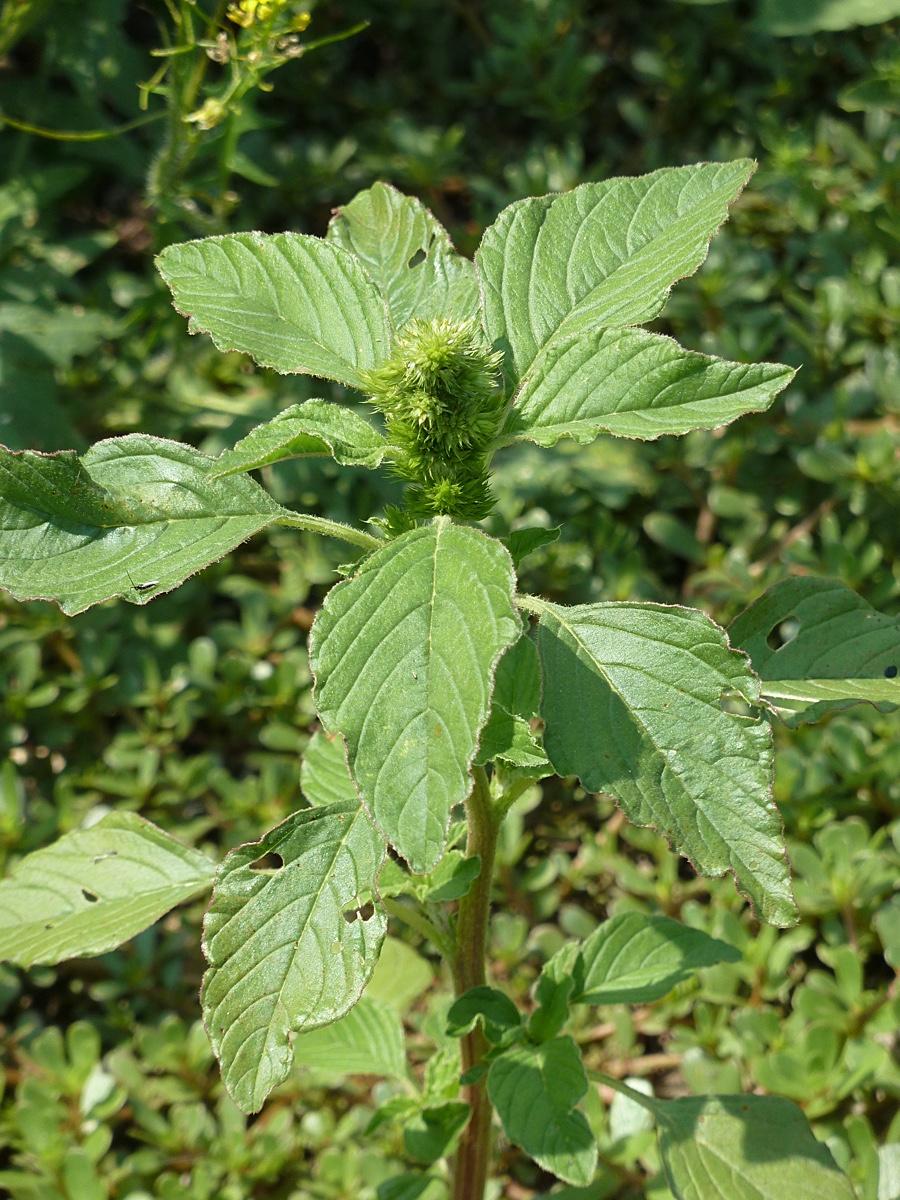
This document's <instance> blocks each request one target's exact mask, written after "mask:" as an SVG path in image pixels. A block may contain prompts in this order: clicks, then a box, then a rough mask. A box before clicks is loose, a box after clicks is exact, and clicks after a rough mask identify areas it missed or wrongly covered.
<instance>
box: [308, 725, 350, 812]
mask: <svg viewBox="0 0 900 1200" xmlns="http://www.w3.org/2000/svg"><path fill="white" fill-rule="evenodd" d="M300 791H301V792H302V793H303V795H304V796H305V797H306V799H307V800H308V801H309V803H310V804H313V805H316V806H319V807H321V806H324V805H326V804H336V803H337V802H338V801H339V800H349V801H353V802H355V803H359V797H358V796H357V794H356V784H355V783H354V782H353V779H352V777H351V775H350V772H349V771H348V770H347V751H346V749H345V748H344V739H343V738H342V737H340V735H334V736H332V735H331V734H327V733H323V732H322V730H321V729H319V730H317V731H316V732H315V733H314V734H313V735H312V737H311V738H310V739H309V744H308V745H307V747H306V749H305V750H304V752H303V761H302V762H301V763H300Z"/></svg>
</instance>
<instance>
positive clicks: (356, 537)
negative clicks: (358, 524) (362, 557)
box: [273, 510, 384, 550]
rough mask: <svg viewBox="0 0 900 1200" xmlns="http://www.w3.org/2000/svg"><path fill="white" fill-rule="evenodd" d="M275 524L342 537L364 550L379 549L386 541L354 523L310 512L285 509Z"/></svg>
mask: <svg viewBox="0 0 900 1200" xmlns="http://www.w3.org/2000/svg"><path fill="white" fill-rule="evenodd" d="M273 524H275V525H288V526H290V528H291V529H304V530H306V532H307V533H320V534H322V536H323V537H334V538H340V539H341V540H342V541H344V542H351V543H352V544H353V545H354V546H361V547H362V548H363V550H378V549H380V548H381V546H383V545H384V543H383V542H382V541H381V540H380V539H379V538H377V537H375V536H374V535H373V534H371V533H366V532H365V531H364V530H362V529H354V528H353V526H352V525H344V524H342V523H341V522H340V521H329V520H328V519H327V518H326V517H314V516H312V515H311V514H309V513H295V512H289V511H288V510H285V511H284V512H283V513H282V515H281V516H280V517H276V519H275V521H274V522H273Z"/></svg>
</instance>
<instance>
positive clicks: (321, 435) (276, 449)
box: [215, 400, 387, 478]
mask: <svg viewBox="0 0 900 1200" xmlns="http://www.w3.org/2000/svg"><path fill="white" fill-rule="evenodd" d="M386 449H387V443H386V442H385V440H384V438H383V437H382V436H381V434H380V433H379V432H378V430H377V429H374V428H373V427H372V426H371V425H370V424H369V422H368V421H365V420H363V418H362V417H361V416H359V414H358V413H355V412H353V410H352V409H349V408H345V407H344V406H343V405H341V404H330V403H329V402H328V401H327V400H307V401H305V402H304V403H303V404H292V405H291V406H290V408H286V409H285V410H284V411H283V412H280V413H279V414H278V416H277V417H274V418H273V419H272V420H271V421H267V422H266V423H265V425H257V427H256V428H255V429H251V431H250V432H249V433H248V434H247V436H246V437H245V438H241V440H240V441H239V442H238V443H237V444H236V445H235V446H234V447H233V448H232V449H231V450H223V451H222V453H221V454H220V455H219V460H218V464H217V466H216V471H215V475H216V478H218V477H219V476H221V475H233V474H235V473H236V472H238V471H253V470H255V469H256V468H257V467H266V466H268V465H269V464H270V463H276V462H283V461H284V460H285V459H287V458H301V457H304V456H306V455H326V454H330V455H331V457H332V458H333V459H334V460H335V462H339V463H340V464H341V466H345V467H377V466H378V465H379V463H380V462H381V460H382V459H383V458H384V452H385V450H386Z"/></svg>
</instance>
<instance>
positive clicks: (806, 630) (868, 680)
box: [728, 576, 900, 725]
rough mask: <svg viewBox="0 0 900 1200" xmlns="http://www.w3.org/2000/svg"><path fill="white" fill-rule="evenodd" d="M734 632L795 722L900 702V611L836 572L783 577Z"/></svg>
mask: <svg viewBox="0 0 900 1200" xmlns="http://www.w3.org/2000/svg"><path fill="white" fill-rule="evenodd" d="M782 630H783V631H784V632H785V633H786V634H789V635H790V640H788V641H784V640H783V638H782V637H781V632H782ZM728 632H729V636H730V637H731V640H732V642H733V643H734V645H736V646H739V647H740V649H742V650H744V651H746V653H747V654H749V655H750V660H751V662H752V663H753V669H754V670H755V671H756V673H757V674H758V675H759V676H760V678H761V679H762V694H763V697H764V699H766V700H768V701H769V703H770V704H771V705H772V707H773V708H775V709H777V710H778V712H779V715H780V716H781V717H782V718H783V719H784V721H785V722H786V723H787V724H789V725H798V724H800V723H801V722H803V721H817V720H819V718H820V717H823V716H824V715H825V714H826V713H827V712H832V711H834V710H836V709H840V708H848V707H849V706H850V705H851V704H857V703H859V702H860V701H866V700H867V701H869V702H870V703H872V704H874V705H875V706H876V708H879V709H880V710H881V711H882V712H885V711H889V710H890V709H893V708H895V707H897V705H900V618H898V617H894V616H886V615H885V614H884V613H880V612H878V611H877V610H876V609H874V608H873V607H872V606H871V604H869V603H868V602H867V601H865V600H863V598H862V596H858V595H857V594H856V592H854V591H853V590H852V589H851V588H848V587H847V586H846V584H843V583H840V582H839V581H838V580H836V579H814V578H810V577H808V576H804V577H802V578H796V579H783V580H782V581H781V582H780V583H776V584H775V586H774V587H771V588H769V590H768V591H767V592H766V593H765V595H763V596H760V598H759V599H758V600H757V601H756V602H755V603H754V604H751V606H750V607H749V608H748V609H747V610H746V612H743V613H741V615H740V616H739V617H738V618H737V619H736V620H735V621H734V622H733V623H732V625H731V627H730V629H729V631H728Z"/></svg>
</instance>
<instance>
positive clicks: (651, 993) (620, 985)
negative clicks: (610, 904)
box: [572, 913, 741, 1004]
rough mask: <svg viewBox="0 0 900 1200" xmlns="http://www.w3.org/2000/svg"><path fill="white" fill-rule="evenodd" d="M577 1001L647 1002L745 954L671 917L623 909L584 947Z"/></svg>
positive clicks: (574, 999) (735, 960)
mask: <svg viewBox="0 0 900 1200" xmlns="http://www.w3.org/2000/svg"><path fill="white" fill-rule="evenodd" d="M581 958H582V964H583V971H584V976H583V982H582V986H581V989H580V991H579V992H578V994H577V995H575V996H573V997H572V999H573V1001H575V1002H577V1003H579V1004H647V1003H649V1002H650V1001H651V1000H659V999H660V998H661V997H662V996H665V995H666V993H667V992H670V991H671V990H672V988H673V987H675V985H676V984H678V983H682V982H683V981H684V980H685V979H689V978H690V977H691V975H693V974H694V972H695V971H699V970H700V969H701V968H702V967H711V966H714V965H715V964H716V963H720V962H740V959H741V952H740V950H737V949H736V948H735V947H734V946H729V945H728V943H727V942H720V941H719V940H718V938H713V937H710V936H709V934H706V933H704V932H703V931H702V930H701V929H692V928H691V927H690V926H689V925H682V924H681V923H680V922H679V921H673V920H671V919H670V918H669V917H647V916H644V914H643V913H622V914H621V915H620V916H617V917H613V918H612V920H610V921H605V922H604V923H603V924H602V925H601V926H600V928H599V929H597V930H595V932H594V933H592V934H591V936H590V937H589V938H588V939H587V940H586V941H585V943H584V945H583V946H582V950H581Z"/></svg>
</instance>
